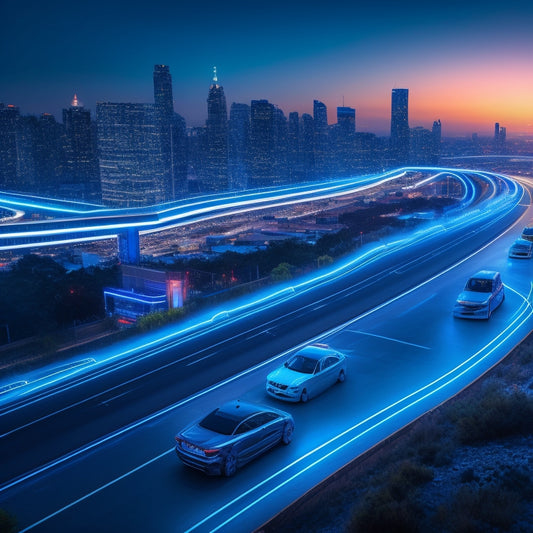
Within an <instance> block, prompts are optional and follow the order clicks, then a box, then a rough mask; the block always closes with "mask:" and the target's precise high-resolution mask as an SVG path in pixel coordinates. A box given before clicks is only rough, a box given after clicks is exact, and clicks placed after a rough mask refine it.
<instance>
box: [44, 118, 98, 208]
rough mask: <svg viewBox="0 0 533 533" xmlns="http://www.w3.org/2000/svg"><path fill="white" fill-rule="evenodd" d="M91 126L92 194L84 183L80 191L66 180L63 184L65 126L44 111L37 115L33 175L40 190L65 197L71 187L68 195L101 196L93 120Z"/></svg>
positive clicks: (94, 199) (78, 197)
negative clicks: (74, 190)
mask: <svg viewBox="0 0 533 533" xmlns="http://www.w3.org/2000/svg"><path fill="white" fill-rule="evenodd" d="M91 126H92V128H91V135H92V142H93V164H94V167H93V171H94V172H95V173H96V174H95V175H94V176H93V177H94V179H95V182H93V183H92V185H93V186H94V189H92V190H93V192H94V194H93V195H91V194H90V191H91V188H90V187H86V188H85V190H83V191H81V193H80V192H79V191H77V192H73V191H72V190H71V187H70V186H69V185H68V184H67V187H66V188H65V187H63V181H64V176H65V173H66V167H67V162H68V160H67V157H66V151H67V147H68V146H69V144H68V141H69V139H68V137H67V135H66V132H65V126H64V124H61V123H59V122H57V121H56V119H55V118H54V116H53V115H51V114H50V113H43V114H42V115H41V116H40V117H39V119H38V122H37V135H36V137H35V142H34V159H35V172H36V178H37V182H38V183H39V191H40V192H41V193H42V194H47V195H49V196H63V197H68V196H69V194H68V192H69V190H70V192H71V193H72V194H71V195H70V197H71V198H76V199H80V198H86V199H88V198H90V199H91V200H92V201H99V200H100V194H99V192H100V174H99V172H98V160H97V157H96V146H95V135H94V133H95V132H94V127H93V126H94V123H92V124H91ZM67 179H68V177H67ZM66 189H68V190H66ZM78 189H79V188H78Z"/></svg>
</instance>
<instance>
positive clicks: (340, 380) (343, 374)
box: [337, 370, 346, 383]
mask: <svg viewBox="0 0 533 533" xmlns="http://www.w3.org/2000/svg"><path fill="white" fill-rule="evenodd" d="M345 379H346V374H345V373H344V370H341V371H340V372H339V377H338V378H337V381H338V382H339V383H343V382H344V380H345Z"/></svg>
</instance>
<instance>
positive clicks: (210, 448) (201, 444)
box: [175, 400, 294, 477]
mask: <svg viewBox="0 0 533 533" xmlns="http://www.w3.org/2000/svg"><path fill="white" fill-rule="evenodd" d="M293 431H294V420H293V418H292V416H291V415H290V414H288V413H285V412H284V411H280V410H278V409H275V408H272V407H263V406H260V405H254V404H251V403H248V402H241V401H239V400H235V401H231V402H228V403H225V404H224V405H222V406H221V407H219V408H218V409H215V410H214V411H212V412H211V413H209V414H208V415H207V416H205V417H203V418H201V419H199V420H196V421H195V422H193V423H192V424H190V425H188V426H187V427H186V428H185V429H183V430H182V431H180V432H179V433H178V434H177V435H176V437H175V439H176V442H177V444H176V453H177V454H178V457H179V458H180V459H181V460H182V461H183V462H184V463H185V464H186V465H187V466H190V467H192V468H196V469H197V470H202V471H203V472H205V473H206V474H210V475H224V476H227V477H229V476H232V475H233V474H235V472H236V471H237V468H239V467H241V466H243V465H244V464H246V463H247V462H248V461H251V460H252V459H254V458H255V457H257V456H258V455H260V454H262V453H264V452H265V451H267V450H268V449H270V448H272V447H274V446H276V445H277V444H279V443H280V442H282V443H283V444H289V443H290V442H291V440H292V434H293Z"/></svg>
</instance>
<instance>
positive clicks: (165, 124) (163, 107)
mask: <svg viewBox="0 0 533 533" xmlns="http://www.w3.org/2000/svg"><path fill="white" fill-rule="evenodd" d="M153 79H154V103H155V110H156V119H157V123H158V126H159V130H160V135H161V152H162V158H163V166H164V178H163V182H164V189H165V197H166V198H167V199H168V200H174V199H176V198H179V197H181V196H184V195H185V193H186V192H187V143H186V141H187V137H186V128H185V120H184V119H183V117H181V116H180V115H178V114H177V113H175V112H174V99H173V97H172V76H171V75H170V69H169V66H168V65H154V74H153Z"/></svg>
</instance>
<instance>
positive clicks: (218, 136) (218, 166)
mask: <svg viewBox="0 0 533 533" xmlns="http://www.w3.org/2000/svg"><path fill="white" fill-rule="evenodd" d="M206 134H207V152H206V155H205V157H206V161H205V173H204V176H203V179H202V185H203V189H204V190H206V191H225V190H227V189H228V113H227V109H226V97H225V95H224V88H223V87H222V85H219V83H218V77H217V71H216V67H215V68H214V74H213V81H212V83H211V86H210V87H209V95H208V97H207V122H206Z"/></svg>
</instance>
